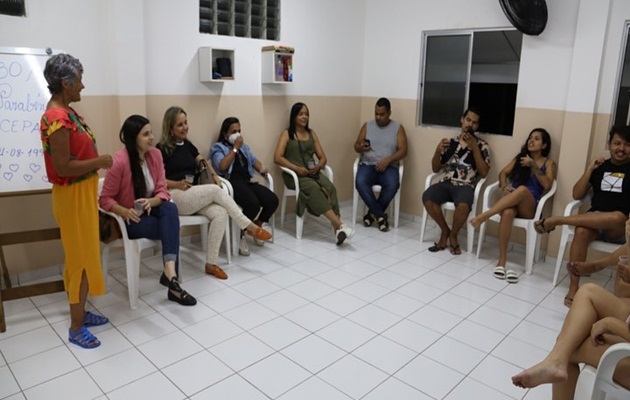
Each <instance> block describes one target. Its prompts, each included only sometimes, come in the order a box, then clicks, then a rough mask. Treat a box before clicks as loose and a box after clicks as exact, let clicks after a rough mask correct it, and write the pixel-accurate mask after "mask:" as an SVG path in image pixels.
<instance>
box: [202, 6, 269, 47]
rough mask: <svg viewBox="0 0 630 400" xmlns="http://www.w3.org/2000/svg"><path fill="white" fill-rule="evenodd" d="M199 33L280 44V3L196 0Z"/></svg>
mask: <svg viewBox="0 0 630 400" xmlns="http://www.w3.org/2000/svg"><path fill="white" fill-rule="evenodd" d="M199 32H201V33H210V34H213V35H224V36H238V37H245V38H253V39H267V40H280V0H199Z"/></svg>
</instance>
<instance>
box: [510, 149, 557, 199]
mask: <svg viewBox="0 0 630 400" xmlns="http://www.w3.org/2000/svg"><path fill="white" fill-rule="evenodd" d="M547 160H548V159H546V160H545V162H544V163H543V165H542V167H540V171H541V172H542V173H543V174H544V173H545V172H547ZM522 185H525V187H526V188H527V189H528V190H529V191H530V193H531V194H532V196H534V199H535V200H536V204H538V202H539V201H540V198H541V197H542V195H543V192H544V191H545V188H544V187H543V186H542V185H541V184H540V182H538V179H537V178H536V177H535V176H534V175H530V176H529V178H527V180H525V182H512V186H513V187H514V189H516V188H517V187H519V186H522Z"/></svg>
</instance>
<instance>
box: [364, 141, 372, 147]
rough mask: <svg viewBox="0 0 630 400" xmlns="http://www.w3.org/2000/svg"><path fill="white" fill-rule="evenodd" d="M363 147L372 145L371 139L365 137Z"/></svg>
mask: <svg viewBox="0 0 630 400" xmlns="http://www.w3.org/2000/svg"><path fill="white" fill-rule="evenodd" d="M363 147H370V139H363Z"/></svg>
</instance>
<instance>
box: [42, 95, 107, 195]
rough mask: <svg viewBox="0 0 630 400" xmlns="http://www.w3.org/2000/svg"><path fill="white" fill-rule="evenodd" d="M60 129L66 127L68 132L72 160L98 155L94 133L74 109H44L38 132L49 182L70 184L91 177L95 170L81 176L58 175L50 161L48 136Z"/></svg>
mask: <svg viewBox="0 0 630 400" xmlns="http://www.w3.org/2000/svg"><path fill="white" fill-rule="evenodd" d="M60 129H67V130H68V131H69V132H70V138H69V139H70V143H69V145H70V158H71V159H72V160H90V159H92V158H96V157H98V151H97V150H96V141H95V140H94V135H93V134H92V131H91V130H90V127H89V126H87V124H86V123H85V121H84V120H83V117H81V116H80V115H79V114H77V112H76V111H74V109H72V108H70V112H68V110H66V109H64V108H50V109H48V110H46V112H45V113H44V115H43V116H42V119H41V121H40V134H41V140H42V147H43V148H44V161H45V163H46V174H47V175H48V180H49V181H50V183H53V184H56V185H70V184H72V183H75V182H79V181H82V180H84V179H86V178H89V177H91V176H92V175H94V174H95V173H96V170H94V171H90V172H88V173H86V174H83V175H81V176H63V177H62V176H59V175H58V174H57V171H56V170H55V167H54V166H53V162H52V154H51V149H50V137H51V136H52V135H54V134H55V133H56V132H58V131H59V130H60Z"/></svg>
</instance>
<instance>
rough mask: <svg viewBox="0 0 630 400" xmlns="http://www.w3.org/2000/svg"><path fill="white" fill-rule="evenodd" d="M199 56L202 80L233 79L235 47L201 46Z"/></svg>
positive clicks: (200, 77)
mask: <svg viewBox="0 0 630 400" xmlns="http://www.w3.org/2000/svg"><path fill="white" fill-rule="evenodd" d="M197 55H198V57H199V81H200V82H226V81H228V82H229V81H233V80H234V77H235V76H236V74H235V65H234V49H220V48H213V47H200V48H199V50H198V51H197Z"/></svg>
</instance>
